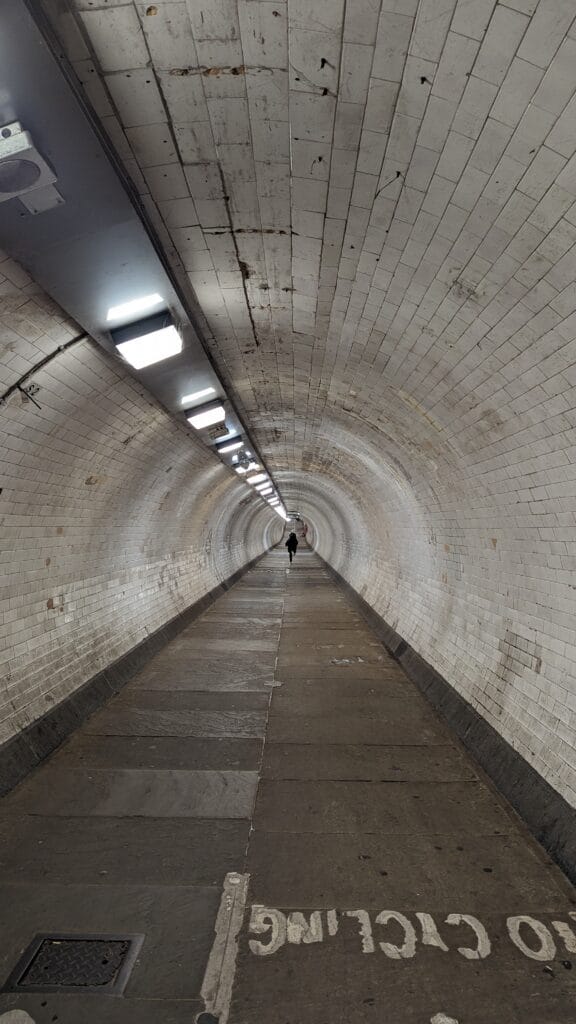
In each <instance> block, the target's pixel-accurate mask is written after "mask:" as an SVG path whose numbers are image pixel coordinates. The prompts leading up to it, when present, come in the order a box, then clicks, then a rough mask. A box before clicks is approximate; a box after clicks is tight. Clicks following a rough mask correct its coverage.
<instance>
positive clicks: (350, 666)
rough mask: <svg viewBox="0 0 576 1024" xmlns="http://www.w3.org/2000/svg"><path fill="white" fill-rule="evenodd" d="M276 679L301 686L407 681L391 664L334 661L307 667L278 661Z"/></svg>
mask: <svg viewBox="0 0 576 1024" xmlns="http://www.w3.org/2000/svg"><path fill="white" fill-rule="evenodd" d="M276 672H277V676H278V679H281V680H284V681H285V682H290V683H292V682H296V683H298V684H301V683H303V682H305V681H307V682H312V681H313V680H318V679H319V680H321V681H326V682H328V681H329V680H334V681H338V680H348V681H353V680H358V681H362V680H372V681H373V682H374V683H379V682H384V681H385V680H386V679H396V680H398V679H403V680H404V681H405V682H406V683H407V684H409V680H408V679H407V678H406V676H405V674H404V673H402V672H400V671H399V669H398V668H397V666H396V665H395V664H394V663H393V662H378V663H377V664H366V663H365V662H360V661H353V660H346V659H338V658H336V659H334V661H333V662H330V663H329V664H317V665H316V664H313V663H312V664H309V665H305V666H303V665H286V664H284V663H280V660H279V661H278V665H277V668H276Z"/></svg>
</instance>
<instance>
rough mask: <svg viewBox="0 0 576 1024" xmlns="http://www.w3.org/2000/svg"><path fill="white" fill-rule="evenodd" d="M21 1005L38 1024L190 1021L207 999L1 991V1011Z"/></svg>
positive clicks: (171, 1023)
mask: <svg viewBox="0 0 576 1024" xmlns="http://www.w3.org/2000/svg"><path fill="white" fill-rule="evenodd" d="M17 1008H18V1009H21V1010H25V1011H27V1013H28V1014H29V1015H30V1016H31V1017H32V1019H33V1021H34V1024H54V1022H55V1021H58V1024H190V1022H191V1021H194V1020H195V1018H196V1015H197V1014H198V1013H200V1012H201V1011H202V1010H203V1009H204V1003H203V1002H201V1001H199V1000H189V999H180V1000H177V999H167V998H164V999H130V998H127V999H126V998H124V999H114V998H111V997H110V996H97V995H89V996H86V995H75V994H73V993H66V995H55V994H54V993H47V994H46V995H18V996H16V995H10V994H4V995H2V994H1V993H0V1013H5V1012H7V1011H8V1010H13V1009H17Z"/></svg>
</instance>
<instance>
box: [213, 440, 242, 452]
mask: <svg viewBox="0 0 576 1024" xmlns="http://www.w3.org/2000/svg"><path fill="white" fill-rule="evenodd" d="M243 444H244V441H234V444H225V445H224V447H223V448H217V449H216V451H217V452H219V453H220V455H225V454H226V452H235V451H237V450H238V448H241V447H242V445H243Z"/></svg>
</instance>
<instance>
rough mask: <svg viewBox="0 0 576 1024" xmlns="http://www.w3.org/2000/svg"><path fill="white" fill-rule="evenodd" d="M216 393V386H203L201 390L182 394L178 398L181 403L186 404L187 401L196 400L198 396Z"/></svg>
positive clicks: (204, 396) (202, 396) (206, 396)
mask: <svg viewBox="0 0 576 1024" xmlns="http://www.w3.org/2000/svg"><path fill="white" fill-rule="evenodd" d="M215 394H216V388H203V389H202V391H195V392H194V393H193V394H192V395H184V398H181V399H180V404H181V405H188V403H189V402H197V401H198V399H199V398H208V397H209V396H210V395H215Z"/></svg>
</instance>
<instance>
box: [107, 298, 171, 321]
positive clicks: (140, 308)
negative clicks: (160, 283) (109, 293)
mask: <svg viewBox="0 0 576 1024" xmlns="http://www.w3.org/2000/svg"><path fill="white" fill-rule="evenodd" d="M162 302H164V299H163V298H162V296H161V295H158V292H153V294H152V295H142V296H141V297H140V298H139V299H131V300H130V302H124V303H123V304H122V305H120V306H111V307H110V309H109V310H108V313H107V314H106V320H108V321H110V320H119V319H120V318H121V317H123V316H133V315H134V313H144V312H145V311H146V310H147V309H153V308H154V306H159V305H160V304H161V303H162Z"/></svg>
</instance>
